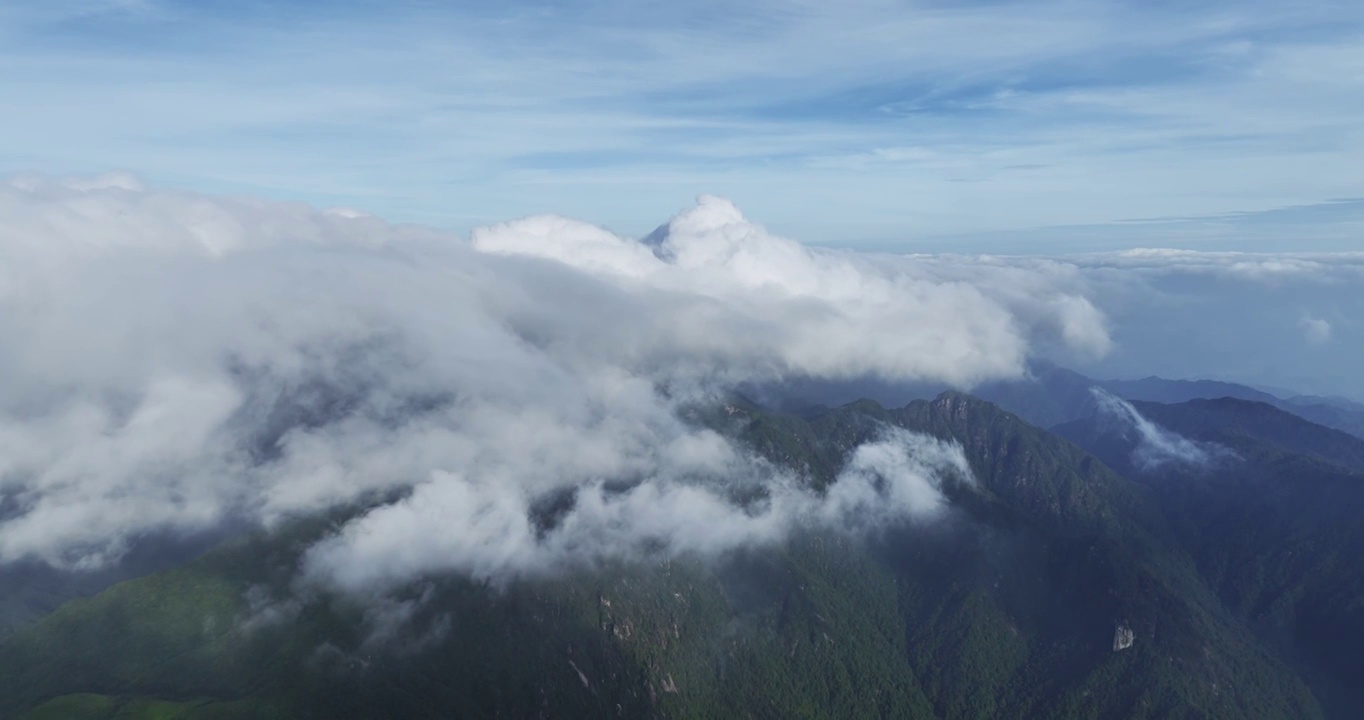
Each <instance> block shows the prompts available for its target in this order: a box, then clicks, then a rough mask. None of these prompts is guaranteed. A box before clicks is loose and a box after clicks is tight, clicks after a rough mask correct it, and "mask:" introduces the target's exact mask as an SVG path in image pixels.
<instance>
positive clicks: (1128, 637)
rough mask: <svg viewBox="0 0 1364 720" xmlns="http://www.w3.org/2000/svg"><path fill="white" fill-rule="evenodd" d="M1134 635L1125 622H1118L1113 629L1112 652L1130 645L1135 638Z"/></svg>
mask: <svg viewBox="0 0 1364 720" xmlns="http://www.w3.org/2000/svg"><path fill="white" fill-rule="evenodd" d="M1135 637H1136V636H1135V635H1133V633H1132V628H1130V627H1128V626H1127V623H1118V627H1117V629H1116V630H1114V631H1113V652H1119V651H1122V650H1126V649H1127V648H1130V647H1132V641H1133V640H1135Z"/></svg>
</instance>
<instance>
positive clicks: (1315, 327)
mask: <svg viewBox="0 0 1364 720" xmlns="http://www.w3.org/2000/svg"><path fill="white" fill-rule="evenodd" d="M1298 327H1300V328H1302V334H1303V337H1305V338H1306V339H1307V342H1309V343H1312V344H1313V345H1322V344H1325V343H1328V342H1331V323H1330V322H1328V321H1326V320H1323V319H1322V318H1315V317H1311V316H1308V315H1304V316H1303V318H1302V320H1300V321H1299V322H1298Z"/></svg>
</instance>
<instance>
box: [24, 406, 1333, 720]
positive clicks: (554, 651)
mask: <svg viewBox="0 0 1364 720" xmlns="http://www.w3.org/2000/svg"><path fill="white" fill-rule="evenodd" d="M694 420H695V421H696V422H700V423H706V424H708V425H710V426H712V427H714V428H716V429H718V430H720V431H721V432H723V433H726V434H729V435H731V436H733V437H736V438H739V439H741V440H742V442H744V443H745V444H747V445H748V446H749V447H751V448H753V449H754V450H755V451H757V452H758V453H760V454H761V455H763V456H765V457H767V458H768V459H769V460H771V461H773V462H775V463H778V464H780V465H783V466H785V467H789V468H792V469H794V470H796V471H797V472H798V473H799V474H800V476H801V477H802V478H803V479H804V480H803V481H804V482H806V483H808V484H810V485H811V486H812V487H815V488H824V487H827V486H828V485H829V484H830V483H831V482H832V481H833V479H834V478H835V477H836V475H837V473H838V471H839V468H841V467H842V465H843V463H844V461H845V460H846V459H847V457H848V456H849V454H850V453H851V452H852V451H853V449H854V448H856V447H857V446H858V445H859V444H861V443H863V442H865V441H867V440H868V439H871V438H874V437H877V436H878V434H879V433H881V432H882V431H883V430H884V428H885V427H887V426H898V427H900V428H904V429H906V430H910V431H913V432H920V433H927V434H930V435H933V436H935V437H938V438H942V439H947V440H951V441H954V442H956V443H959V444H960V445H961V447H962V449H963V450H964V452H965V455H966V458H967V460H968V462H969V464H970V468H971V471H972V473H971V474H972V476H973V477H972V478H970V479H967V478H958V479H956V480H954V481H951V482H947V483H946V484H945V485H944V486H943V492H944V493H945V496H946V497H947V500H948V505H947V508H946V509H945V511H944V512H943V513H941V514H939V515H938V516H936V517H933V518H927V519H920V520H913V521H908V522H906V523H904V524H903V525H901V526H897V527H893V528H888V529H886V530H885V531H884V532H881V533H879V534H877V535H875V536H872V537H858V536H852V535H849V534H846V533H843V532H839V531H836V530H829V529H824V530H820V529H818V528H814V527H812V528H810V529H809V530H807V531H805V532H801V533H798V534H797V535H796V536H794V537H792V538H789V539H788V540H787V541H785V542H783V543H782V544H780V545H764V546H758V547H754V548H751V549H747V550H744V551H741V552H737V553H731V554H729V555H727V556H725V557H722V558H718V559H715V558H707V559H703V558H698V557H679V558H671V559H670V558H659V557H652V556H647V555H646V556H645V557H646V558H648V559H645V560H641V561H638V562H619V563H610V564H606V565H600V566H595V567H590V568H580V569H575V570H572V571H565V572H563V573H561V574H558V575H555V576H550V577H531V578H521V579H517V580H512V581H508V582H506V583H504V584H488V583H480V582H475V581H472V580H469V579H467V578H462V577H455V576H443V577H433V578H429V579H428V580H426V581H423V582H420V583H415V584H413V585H411V586H409V587H407V588H405V589H404V590H403V591H402V592H401V593H399V594H398V596H396V597H394V596H385V597H366V598H361V597H354V596H340V595H335V594H330V593H328V592H323V591H320V590H318V589H316V588H306V587H300V586H299V585H298V584H297V582H296V567H297V564H298V563H299V561H300V556H301V553H302V551H303V550H304V549H305V548H306V547H308V546H309V544H310V543H311V542H312V540H313V539H315V538H317V537H320V536H322V535H323V534H325V533H326V532H327V531H328V528H329V527H331V526H332V522H333V521H334V520H335V519H336V518H334V517H333V518H326V517H323V518H314V519H311V520H306V521H299V522H296V523H294V524H293V525H291V526H288V527H287V528H284V529H282V530H278V531H275V532H273V533H257V534H253V535H251V536H248V537H244V538H240V539H237V540H234V541H231V542H228V543H226V544H223V545H221V546H219V547H218V548H216V549H214V550H212V551H210V552H209V553H207V554H205V555H204V556H202V557H201V558H199V559H198V560H196V561H194V562H191V563H189V564H187V565H185V566H183V567H179V568H176V569H173V570H170V571H166V572H162V573H158V574H153V575H149V576H146V577H142V578H138V579H134V580H130V581H127V582H124V583H121V584H119V585H116V586H114V587H112V588H110V589H108V590H106V591H104V592H102V593H100V594H98V595H96V596H94V597H91V598H88V599H78V600H74V601H72V602H69V603H66V604H65V605H63V606H62V607H61V608H59V609H57V610H56V611H55V612H53V613H51V614H50V615H48V616H46V617H44V618H42V619H41V620H38V621H36V622H33V623H31V624H29V625H28V626H26V627H24V628H23V629H21V630H20V631H19V632H17V633H16V634H15V635H14V636H12V637H11V638H9V639H8V640H5V641H4V642H3V643H0V688H5V689H6V690H7V691H6V692H4V693H0V716H3V717H16V718H50V717H63V718H77V719H79V718H91V719H93V718H115V717H118V718H170V717H176V718H229V717H277V718H385V717H387V718H420V717H431V718H437V717H439V718H446V717H676V718H688V717H693V718H732V717H761V718H786V717H810V718H816V717H866V718H887V717H904V718H986V717H1057V718H1106V717H1147V718H1158V717H1190V718H1193V717H1199V718H1203V717H1213V718H1238V719H1239V718H1246V717H1256V718H1275V717H1281V718H1310V717H1318V716H1320V715H1321V712H1322V711H1321V708H1320V705H1319V703H1318V700H1317V698H1316V697H1314V696H1313V694H1312V693H1311V692H1310V691H1309V690H1308V686H1307V685H1306V684H1305V683H1304V681H1303V679H1302V677H1300V675H1299V674H1298V673H1296V672H1294V670H1293V669H1291V668H1290V666H1289V665H1288V664H1287V662H1286V660H1291V659H1286V658H1284V657H1283V656H1282V655H1280V654H1277V653H1279V652H1280V650H1281V647H1280V646H1279V645H1276V644H1275V643H1274V642H1273V641H1272V639H1269V638H1266V636H1265V635H1264V634H1263V633H1258V634H1257V630H1258V628H1257V627H1255V626H1254V624H1253V623H1251V622H1248V616H1247V615H1246V613H1245V612H1244V611H1243V610H1242V608H1241V607H1239V606H1237V605H1236V604H1235V603H1229V602H1227V597H1228V596H1227V593H1226V590H1225V588H1224V584H1225V582H1224V578H1223V576H1221V575H1216V574H1214V573H1212V572H1211V570H1210V566H1209V565H1208V563H1207V560H1206V557H1205V554H1204V553H1203V552H1202V551H1201V549H1200V548H1197V547H1194V546H1193V545H1192V543H1191V541H1192V539H1193V536H1191V535H1189V533H1188V531H1187V528H1186V527H1185V525H1184V524H1185V522H1186V520H1187V518H1185V517H1183V516H1175V517H1172V516H1170V514H1169V513H1168V511H1167V508H1168V503H1166V502H1164V500H1163V498H1162V496H1161V494H1160V493H1159V492H1156V491H1154V490H1153V489H1152V488H1151V487H1150V486H1149V484H1148V483H1146V482H1144V481H1141V480H1134V479H1131V478H1128V477H1124V476H1123V475H1120V474H1118V473H1115V472H1114V471H1113V470H1111V469H1110V468H1109V467H1108V466H1107V465H1105V464H1104V463H1103V462H1102V461H1101V460H1099V459H1098V458H1096V457H1094V456H1092V455H1090V454H1088V453H1086V452H1085V451H1084V450H1081V449H1080V448H1079V447H1077V446H1076V445H1074V444H1072V443H1071V442H1069V441H1067V440H1065V439H1062V438H1061V437H1059V436H1057V435H1054V434H1051V433H1048V432H1046V431H1043V430H1040V429H1038V428H1036V427H1034V426H1032V425H1029V424H1028V423H1026V422H1024V421H1023V420H1021V419H1019V418H1018V417H1016V416H1014V415H1011V414H1009V413H1006V412H1004V411H1002V410H1000V409H998V408H997V407H995V406H993V405H991V404H989V403H986V402H984V401H981V400H978V399H975V398H972V397H969V396H965V395H960V394H955V393H951V394H945V395H943V396H941V397H939V398H937V399H936V400H933V401H921V402H915V403H913V404H911V405H909V406H907V407H904V408H901V409H894V410H889V409H886V408H883V407H881V406H879V405H877V404H875V403H871V402H859V403H854V404H851V405H848V406H844V407H841V408H837V409H832V410H810V411H807V412H804V413H802V414H801V415H792V414H779V413H773V412H768V411H766V410H764V409H762V408H760V407H758V406H756V405H754V404H752V403H747V402H744V401H742V400H740V399H735V400H734V401H733V402H731V403H729V404H727V405H726V406H725V407H723V408H705V409H699V410H697V412H696V414H695V417H694ZM358 510H359V509H356V508H352V509H349V510H339V511H337V512H338V513H347V512H356V511H358ZM1253 550H1254V547H1253V546H1248V547H1247V552H1251V551H1253ZM1243 562H1245V563H1253V562H1254V558H1249V559H1244V560H1243ZM1127 631H1130V637H1131V645H1130V647H1122V648H1121V649H1115V639H1119V638H1121V637H1123V636H1124V634H1125V632H1127ZM1295 667H1297V666H1295Z"/></svg>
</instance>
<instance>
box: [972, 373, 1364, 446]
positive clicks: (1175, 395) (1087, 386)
mask: <svg viewBox="0 0 1364 720" xmlns="http://www.w3.org/2000/svg"><path fill="white" fill-rule="evenodd" d="M1096 387H1097V388H1100V389H1103V390H1106V391H1108V392H1110V393H1113V394H1114V395H1117V396H1118V397H1120V398H1123V399H1125V400H1133V401H1147V402H1158V403H1166V404H1171V403H1182V402H1187V401H1189V400H1217V399H1221V398H1233V399H1236V400H1247V401H1251V402H1259V403H1265V404H1267V405H1271V406H1273V407H1276V408H1278V409H1280V410H1283V411H1285V412H1288V413H1292V414H1293V415H1296V416H1298V417H1300V418H1303V419H1305V420H1310V421H1311V422H1314V423H1317V424H1319V425H1324V426H1326V427H1329V428H1333V429H1336V430H1340V431H1342V432H1346V433H1349V434H1351V435H1353V436H1355V437H1356V438H1360V439H1364V406H1360V405H1358V404H1356V403H1353V402H1352V401H1349V400H1344V399H1341V398H1319V397H1311V396H1295V397H1293V398H1290V399H1284V398H1281V397H1278V396H1276V395H1272V394H1270V393H1268V392H1265V391H1263V390H1258V389H1256V388H1252V387H1249V386H1246V385H1239V384H1236V383H1229V382H1222V381H1219V380H1168V379H1165V378H1159V377H1155V376H1151V377H1146V378H1142V379H1139V380H1095V379H1093V378H1089V377H1086V376H1084V375H1081V374H1080V373H1077V372H1075V371H1073V370H1067V369H1065V368H1061V367H1057V366H1054V365H1039V366H1037V367H1035V368H1033V370H1032V372H1031V373H1030V376H1029V377H1028V378H1025V379H1021V380H1008V381H999V382H992V383H986V384H984V385H982V386H980V387H977V388H975V389H974V390H973V391H972V393H973V394H974V395H976V396H978V397H981V398H984V399H986V400H989V401H991V402H993V403H996V404H998V405H999V406H1000V407H1002V408H1004V409H1006V410H1009V411H1010V412H1014V413H1017V414H1019V415H1020V416H1021V417H1024V418H1026V419H1027V420H1028V421H1029V422H1032V423H1033V424H1035V425H1037V426H1039V427H1048V428H1049V427H1054V426H1057V425H1061V424H1064V423H1068V422H1072V421H1075V420H1079V419H1081V418H1084V417H1088V416H1089V415H1090V414H1091V413H1092V412H1093V411H1094V409H1095V408H1094V399H1093V397H1092V395H1091V393H1090V390H1091V388H1096Z"/></svg>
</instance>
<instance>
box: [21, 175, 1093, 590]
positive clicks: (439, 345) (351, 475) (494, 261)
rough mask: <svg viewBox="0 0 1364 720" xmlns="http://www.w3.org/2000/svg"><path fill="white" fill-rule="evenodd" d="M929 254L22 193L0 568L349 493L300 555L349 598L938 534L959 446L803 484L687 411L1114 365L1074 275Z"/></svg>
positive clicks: (327, 502) (686, 228) (719, 223)
mask: <svg viewBox="0 0 1364 720" xmlns="http://www.w3.org/2000/svg"><path fill="white" fill-rule="evenodd" d="M967 262H968V261H961V263H967ZM951 267H954V268H955V269H951V268H950V267H949V265H944V264H941V263H939V264H933V263H927V262H918V261H916V260H915V259H913V258H901V259H899V260H896V261H894V262H890V261H885V260H884V259H880V258H876V257H871V256H858V255H854V254H850V253H840V252H832V251H816V250H811V249H807V248H805V247H803V246H801V245H799V244H797V243H795V242H793V241H790V240H786V239H783V238H780V237H776V236H773V235H771V234H770V233H768V232H767V231H765V230H764V229H763V228H762V227H761V226H759V225H756V224H754V223H752V222H750V221H748V220H747V219H746V218H744V216H743V215H742V214H741V213H740V212H739V210H738V209H737V208H735V207H734V206H733V205H732V204H731V203H729V202H728V201H726V200H723V199H720V198H715V197H702V198H701V199H700V200H699V201H698V203H697V204H696V205H695V206H694V207H692V208H689V209H687V210H684V211H683V212H681V213H680V214H678V215H677V216H676V217H674V218H673V219H672V220H671V221H670V222H668V223H667V224H665V225H664V226H663V227H662V228H660V229H659V230H658V231H657V232H655V233H653V234H652V235H650V236H649V237H648V238H646V239H645V240H643V241H639V240H634V239H630V238H623V237H619V236H616V235H614V234H612V233H610V232H607V231H605V230H603V229H601V228H598V227H595V226H592V225H589V224H586V223H582V222H578V221H574V220H569V219H565V218H561V217H550V216H540V217H532V218H526V219H523V220H518V221H514V222H510V223H506V224H502V225H497V226H492V227H487V228H482V229H480V230H478V231H477V232H475V233H474V234H473V237H472V238H471V240H469V241H465V240H463V239H461V238H459V237H456V236H453V235H450V234H446V233H441V232H436V231H432V230H426V229H422V228H417V227H408V226H395V225H389V224H387V223H384V222H383V221H380V220H378V219H375V218H371V217H365V216H359V215H357V214H356V213H353V212H345V211H319V210H315V209H312V208H309V207H306V206H301V205H290V204H282V203H274V202H266V201H261V200H255V199H250V198H221V197H208V196H202V195H196V194H190V193H181V192H175V191H168V190H160V189H147V188H144V187H142V186H141V184H139V183H137V182H136V181H134V180H132V179H130V178H126V177H120V176H113V177H108V178H101V179H96V180H84V181H79V182H61V181H55V180H51V179H42V178H38V179H25V180H20V181H12V182H9V183H6V184H3V185H0V338H4V339H5V340H4V343H3V344H0V372H3V373H4V377H6V378H7V382H6V383H5V384H4V385H3V386H0V563H5V562H14V561H18V560H38V561H42V562H46V563H50V564H52V565H55V566H59V567H70V568H80V567H99V566H101V565H104V564H107V563H110V562H113V561H116V560H117V559H118V558H119V557H120V555H121V554H122V553H123V552H125V551H126V550H127V549H128V547H129V546H130V544H131V543H134V542H136V540H137V538H139V537H140V536H142V535H145V534H147V533H151V532H166V531H170V532H185V533H190V532H195V531H200V530H203V529H206V528H212V527H215V526H217V525H220V524H222V523H225V522H242V521H244V522H249V523H257V524H263V525H267V526H269V525H271V524H273V523H278V522H280V521H281V520H284V519H287V518H291V517H297V516H300V515H306V514H310V513H315V512H318V511H322V510H326V509H328V508H333V507H337V506H341V505H347V504H354V503H370V504H374V506H373V507H372V508H371V509H370V510H369V511H367V512H365V513H363V514H361V515H359V516H358V517H356V518H354V519H353V520H351V521H349V522H347V523H345V524H343V525H341V526H340V527H339V528H337V529H336V530H335V532H334V533H333V534H332V535H330V536H329V537H328V538H326V539H325V540H323V541H322V542H321V543H320V544H318V545H317V546H315V547H314V548H312V549H311V550H310V551H309V553H308V555H307V561H306V563H305V566H306V567H305V572H306V573H307V574H308V576H309V577H310V578H312V579H314V580H315V581H317V582H320V583H325V584H330V585H334V586H337V587H341V588H345V589H350V590H357V591H358V590H361V589H364V588H373V587H379V588H382V587H386V586H390V585H393V584H398V583H402V582H405V581H407V580H411V579H413V578H415V577H419V576H421V575H423V574H427V573H437V572H461V573H467V574H470V575H474V576H478V577H484V578H504V577H510V576H514V575H517V574H523V573H536V572H545V571H550V570H553V569H554V568H557V567H563V566H565V565H570V564H573V563H580V562H583V563H590V562H595V561H597V560H600V559H604V558H611V557H623V556H624V557H628V556H634V555H638V554H640V553H658V554H665V555H671V554H677V553H688V552H695V553H701V554H714V553H719V552H724V551H725V550H727V549H731V548H734V547H737V546H740V545H747V544H752V543H761V542H771V541H775V540H779V539H780V538H781V537H783V536H784V535H785V534H786V533H788V532H790V531H791V530H792V529H794V528H796V527H802V526H812V525H815V526H821V527H831V528H837V529H841V530H845V531H849V532H864V531H868V530H874V529H875V528H877V527H880V526H883V525H884V524H886V523H888V522H893V521H895V520H896V519H901V518H906V517H914V516H920V515H925V514H931V513H932V512H933V511H934V509H935V508H936V507H937V506H938V505H939V504H940V503H941V495H940V493H939V492H938V490H939V486H940V483H941V482H942V481H943V478H945V477H948V476H954V475H961V474H964V473H967V470H966V466H965V462H964V460H963V459H962V457H961V454H960V451H959V449H956V448H954V447H952V446H950V445H944V444H942V443H939V442H937V441H935V440H931V439H928V438H922V437H917V436H913V435H910V434H907V433H903V432H898V431H894V430H891V429H887V430H886V431H885V433H884V434H883V435H882V436H881V437H880V438H879V439H877V440H875V441H874V442H871V443H869V444H868V445H864V446H863V447H861V448H858V449H857V450H856V451H855V452H854V453H853V454H852V455H851V457H849V458H848V460H847V466H846V467H845V468H844V470H843V472H842V474H841V475H840V476H839V478H838V481H837V482H836V483H834V484H833V485H832V486H831V487H830V488H828V489H827V490H826V491H824V492H822V493H816V492H814V491H812V490H810V489H809V488H807V487H805V486H803V485H802V484H800V483H799V482H798V480H797V479H796V478H795V477H794V476H793V475H792V474H791V473H790V472H789V471H787V470H784V469H782V468H776V467H773V466H771V465H770V464H769V463H766V462H764V461H763V460H761V459H760V458H757V457H755V456H754V455H753V454H752V453H750V452H748V451H747V450H745V449H744V448H742V447H739V446H737V445H735V444H734V443H732V442H730V441H729V440H728V439H727V438H725V437H723V436H721V435H719V434H717V433H716V432H714V431H712V430H710V429H707V428H704V427H699V426H697V425H696V424H694V423H691V422H688V421H686V420H684V419H683V414H682V413H681V412H680V411H681V409H683V408H684V407H690V406H695V405H696V404H697V403H712V402H717V401H719V399H720V398H721V397H722V396H723V393H724V392H725V391H726V390H727V389H729V388H731V387H733V386H734V385H736V384H740V383H753V382H764V381H772V380H779V379H781V378H784V377H788V376H809V377H819V378H845V377H877V378H885V379H890V380H931V381H938V382H945V383H948V384H951V385H955V386H959V387H969V386H970V385H971V384H973V383H976V382H980V381H983V380H988V379H993V378H1000V377H1011V376H1016V375H1018V374H1020V373H1021V372H1022V371H1023V368H1024V367H1025V365H1026V362H1027V360H1028V359H1029V358H1030V357H1031V356H1032V355H1033V354H1034V353H1036V352H1039V351H1041V349H1046V350H1047V351H1048V352H1051V351H1069V352H1073V353H1079V354H1094V353H1101V352H1103V351H1104V350H1105V349H1106V348H1107V346H1108V338H1107V334H1106V331H1105V328H1104V321H1103V317H1102V316H1101V315H1100V313H1099V312H1098V311H1097V310H1096V309H1095V308H1094V307H1093V306H1092V305H1091V304H1090V303H1089V302H1088V301H1087V300H1085V299H1084V298H1083V297H1082V296H1081V295H1079V294H1077V293H1075V292H1074V291H1073V288H1071V287H1070V286H1069V284H1068V283H1067V281H1065V279H1064V276H1063V274H1056V273H1048V272H1039V271H1035V270H1028V269H1020V268H991V267H989V266H987V265H982V266H979V267H976V266H974V265H973V266H971V267H970V268H962V267H959V266H951ZM949 270H950V271H949ZM376 503H377V504H376Z"/></svg>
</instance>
